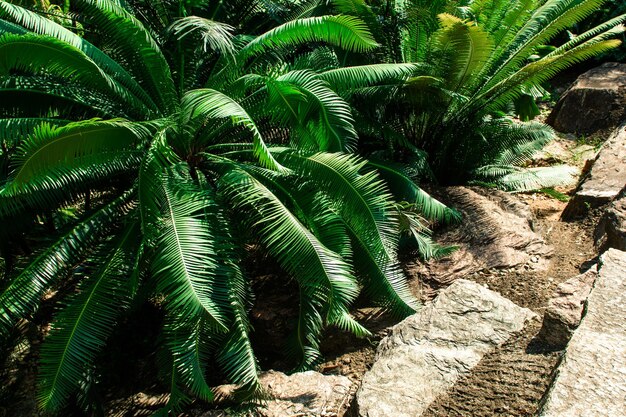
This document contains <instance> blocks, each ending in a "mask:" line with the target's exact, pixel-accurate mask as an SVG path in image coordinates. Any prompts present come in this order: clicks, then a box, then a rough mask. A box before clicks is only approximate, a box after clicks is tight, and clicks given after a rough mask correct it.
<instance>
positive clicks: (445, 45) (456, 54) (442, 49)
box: [433, 13, 493, 91]
mask: <svg viewBox="0 0 626 417" xmlns="http://www.w3.org/2000/svg"><path fill="white" fill-rule="evenodd" d="M439 20H440V21H441V26H442V27H441V29H440V30H438V31H437V32H435V34H434V35H433V42H435V43H436V44H437V49H438V53H439V54H441V55H442V57H441V58H439V59H443V62H444V64H445V65H444V66H443V68H442V67H441V64H435V66H436V67H438V68H441V69H440V71H441V72H442V73H443V74H444V77H445V80H446V86H447V88H449V89H450V90H453V91H458V90H459V89H462V88H463V87H464V86H465V85H466V84H468V83H469V82H470V79H471V78H472V77H473V76H475V75H476V74H477V73H478V71H479V70H480V69H481V68H482V67H483V66H484V65H485V63H486V62H487V60H488V59H489V57H490V56H491V53H492V51H493V44H492V42H491V39H490V38H489V36H488V34H487V33H486V32H485V31H483V30H482V29H481V28H480V26H476V25H472V24H471V23H465V22H463V21H462V20H461V19H459V18H456V17H454V16H451V15H448V14H445V13H444V14H441V15H439Z"/></svg>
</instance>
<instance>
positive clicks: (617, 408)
mask: <svg viewBox="0 0 626 417" xmlns="http://www.w3.org/2000/svg"><path fill="white" fill-rule="evenodd" d="M625 341H626V252H622V251H618V250H616V249H609V250H608V251H607V252H605V253H604V254H603V255H602V256H601V257H600V267H599V272H598V278H597V279H596V283H595V286H594V288H593V290H592V291H591V294H590V295H589V299H588V300H587V313H586V315H585V317H584V318H583V321H582V323H581V324H580V327H578V329H577V330H576V332H575V333H574V336H573V337H572V340H570V342H569V344H568V345H567V350H566V351H565V355H564V359H563V362H562V363H561V365H560V367H559V369H558V374H557V377H556V379H555V381H554V384H553V386H552V388H551V390H550V392H549V394H548V397H547V401H546V404H545V406H544V408H543V411H542V413H541V416H543V417H571V416H594V417H601V416H606V417H614V416H624V415H626V343H625Z"/></svg>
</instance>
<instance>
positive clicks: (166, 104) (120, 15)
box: [72, 0, 178, 114]
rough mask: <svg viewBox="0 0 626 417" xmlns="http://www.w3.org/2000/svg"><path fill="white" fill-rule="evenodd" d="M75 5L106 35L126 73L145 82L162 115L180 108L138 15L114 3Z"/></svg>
mask: <svg viewBox="0 0 626 417" xmlns="http://www.w3.org/2000/svg"><path fill="white" fill-rule="evenodd" d="M72 6H74V7H76V8H77V9H78V10H79V11H81V12H82V13H85V14H86V15H88V16H89V17H90V20H91V23H92V24H93V25H94V26H95V27H97V28H98V31H99V32H100V33H102V34H103V35H104V38H105V39H106V45H107V46H108V47H111V48H113V49H114V50H115V51H116V52H117V53H119V54H120V55H121V56H122V57H123V59H124V62H125V65H124V67H125V68H126V70H127V71H128V72H129V73H130V74H132V75H133V76H134V77H136V78H137V79H139V80H142V81H143V82H144V84H143V88H144V89H145V90H146V91H147V92H148V94H150V97H152V98H153V99H154V101H155V103H156V104H157V106H158V108H159V109H161V112H162V113H164V114H170V113H171V112H174V111H176V110H177V109H178V97H177V94H176V90H175V88H174V83H173V79H172V74H171V71H170V67H169V65H168V64H167V60H166V59H165V56H164V55H163V52H162V51H161V48H160V47H159V45H158V44H157V42H156V41H155V40H154V38H153V37H152V35H151V33H150V31H148V30H147V29H146V28H145V26H144V25H143V24H142V23H141V22H140V21H139V20H138V19H137V18H136V17H135V16H133V15H132V14H131V13H130V12H129V11H128V10H126V9H125V8H123V7H122V6H121V5H119V4H118V3H117V2H115V1H112V0H75V1H73V2H72Z"/></svg>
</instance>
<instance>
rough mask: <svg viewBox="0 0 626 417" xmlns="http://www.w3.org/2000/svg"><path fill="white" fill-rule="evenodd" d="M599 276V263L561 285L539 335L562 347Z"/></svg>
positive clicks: (550, 303) (581, 315)
mask: <svg viewBox="0 0 626 417" xmlns="http://www.w3.org/2000/svg"><path fill="white" fill-rule="evenodd" d="M597 275H598V268H597V266H596V265H594V266H593V267H591V268H590V269H589V270H588V271H586V272H585V273H583V274H580V275H577V276H575V277H573V278H570V279H568V280H567V281H565V282H562V283H561V284H559V286H558V287H556V290H555V291H554V293H553V294H552V297H551V298H550V300H549V301H548V307H547V308H546V312H545V314H544V316H543V325H542V327H541V330H540V331H539V334H538V336H537V337H538V338H539V340H541V341H542V342H543V343H544V344H545V345H547V346H550V347H552V348H554V349H558V350H560V349H563V348H565V346H566V345H567V342H569V340H570V339H571V337H572V335H573V334H574V330H576V328H577V327H578V326H579V325H580V321H581V320H582V317H583V314H584V310H585V305H586V302H587V297H589V293H590V292H591V289H592V288H593V284H594V282H595V280H596V277H597Z"/></svg>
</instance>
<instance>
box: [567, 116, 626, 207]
mask: <svg viewBox="0 0 626 417" xmlns="http://www.w3.org/2000/svg"><path fill="white" fill-rule="evenodd" d="M624 184H626V124H623V125H622V126H620V127H619V128H618V129H616V130H615V132H614V133H613V134H612V135H611V137H610V138H609V139H608V140H607V141H606V142H605V143H604V145H603V146H602V149H601V150H600V152H599V153H598V156H597V157H596V159H595V161H594V163H593V166H592V167H591V171H590V172H589V175H588V176H587V178H586V179H585V180H584V181H583V182H582V183H581V185H580V186H579V187H578V190H577V191H576V194H575V195H574V197H573V198H572V199H571V200H570V201H569V203H568V204H567V207H566V208H565V210H564V211H563V218H564V219H572V218H575V217H578V216H581V215H584V214H585V213H586V212H587V210H588V209H589V208H595V207H600V206H602V205H604V204H607V203H609V202H610V201H611V200H613V199H614V198H615V197H617V195H618V194H619V193H620V191H621V190H622V188H624Z"/></svg>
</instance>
